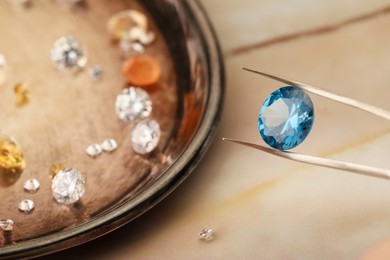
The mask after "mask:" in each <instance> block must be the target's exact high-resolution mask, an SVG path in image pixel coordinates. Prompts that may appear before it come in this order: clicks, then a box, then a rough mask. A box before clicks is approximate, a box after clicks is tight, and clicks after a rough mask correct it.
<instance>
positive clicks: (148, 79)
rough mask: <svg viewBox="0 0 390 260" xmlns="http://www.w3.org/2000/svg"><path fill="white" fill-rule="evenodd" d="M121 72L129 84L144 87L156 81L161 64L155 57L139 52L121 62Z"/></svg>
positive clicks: (159, 73)
mask: <svg viewBox="0 0 390 260" xmlns="http://www.w3.org/2000/svg"><path fill="white" fill-rule="evenodd" d="M122 73H123V76H124V77H125V78H126V79H127V81H128V82H129V83H130V84H133V85H135V86H138V87H145V86H150V85H153V84H156V83H157V82H158V80H159V79H160V76H161V66H160V63H159V62H158V61H157V60H156V59H155V58H153V57H151V56H149V55H146V54H140V55H136V56H133V57H130V58H129V59H127V60H126V61H125V62H124V63H123V67H122Z"/></svg>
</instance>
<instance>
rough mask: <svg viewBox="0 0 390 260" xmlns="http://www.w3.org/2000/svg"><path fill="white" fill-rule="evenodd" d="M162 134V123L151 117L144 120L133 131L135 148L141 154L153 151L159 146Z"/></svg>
mask: <svg viewBox="0 0 390 260" xmlns="http://www.w3.org/2000/svg"><path fill="white" fill-rule="evenodd" d="M160 136H161V130H160V125H159V124H158V123H157V122H156V121H154V120H149V119H145V120H142V121H141V122H139V123H138V124H137V125H136V126H135V127H134V129H133V131H132V132H131V144H132V147H133V150H134V151H135V152H136V153H139V154H147V153H150V152H152V151H153V150H154V149H155V148H156V147H157V145H158V142H159V141H160Z"/></svg>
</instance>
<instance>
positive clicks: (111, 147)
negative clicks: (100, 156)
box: [101, 139, 118, 153]
mask: <svg viewBox="0 0 390 260" xmlns="http://www.w3.org/2000/svg"><path fill="white" fill-rule="evenodd" d="M101 146H102V148H103V151H105V152H107V153H111V152H113V151H115V150H116V148H117V147H118V144H117V143H116V141H115V140H114V139H107V140H104V141H103V143H102V144H101Z"/></svg>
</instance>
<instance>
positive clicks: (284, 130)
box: [258, 86, 314, 150]
mask: <svg viewBox="0 0 390 260" xmlns="http://www.w3.org/2000/svg"><path fill="white" fill-rule="evenodd" d="M313 120H314V108H313V103H312V101H311V99H310V97H309V96H308V95H307V94H306V93H305V92H304V91H303V90H302V89H301V88H299V87H296V86H287V87H283V88H280V89H278V90H276V91H275V92H273V93H272V94H271V95H270V96H269V97H268V98H267V100H266V101H265V102H264V104H263V106H262V108H261V111H260V114H259V118H258V128H259V131H260V134H261V137H262V138H263V140H264V141H265V142H266V143H267V144H268V145H269V146H271V147H273V148H275V149H279V150H288V149H292V148H294V147H296V146H297V145H299V144H300V143H302V142H303V141H304V140H305V138H306V137H307V135H308V134H309V132H310V130H311V128H312V126H313Z"/></svg>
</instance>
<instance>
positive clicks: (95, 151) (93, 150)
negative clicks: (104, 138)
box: [85, 144, 103, 157]
mask: <svg viewBox="0 0 390 260" xmlns="http://www.w3.org/2000/svg"><path fill="white" fill-rule="evenodd" d="M102 151H103V150H102V147H101V146H100V144H91V145H88V147H87V149H85V152H86V153H87V154H88V155H89V156H91V157H97V156H99V155H100V154H101V153H102Z"/></svg>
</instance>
